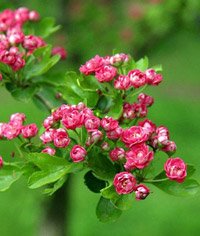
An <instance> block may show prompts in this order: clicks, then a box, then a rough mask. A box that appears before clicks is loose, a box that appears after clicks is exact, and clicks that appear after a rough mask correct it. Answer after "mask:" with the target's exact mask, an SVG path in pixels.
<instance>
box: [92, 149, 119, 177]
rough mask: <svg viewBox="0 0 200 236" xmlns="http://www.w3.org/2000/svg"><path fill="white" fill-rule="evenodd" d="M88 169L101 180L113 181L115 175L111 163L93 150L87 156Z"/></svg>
mask: <svg viewBox="0 0 200 236" xmlns="http://www.w3.org/2000/svg"><path fill="white" fill-rule="evenodd" d="M88 167H89V168H90V169H91V170H92V171H93V172H94V174H95V175H96V176H97V177H99V178H100V179H102V180H107V181H113V178H114V176H115V174H116V170H115V167H114V165H113V163H112V162H111V161H110V160H109V159H108V158H107V157H106V156H104V155H103V154H101V153H98V151H95V150H94V149H93V150H92V151H91V152H90V153H89V154H88Z"/></svg>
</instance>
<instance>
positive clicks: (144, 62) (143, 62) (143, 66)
mask: <svg viewBox="0 0 200 236" xmlns="http://www.w3.org/2000/svg"><path fill="white" fill-rule="evenodd" d="M148 66H149V60H148V58H147V57H144V58H142V59H140V60H139V61H137V62H136V68H137V69H139V70H141V71H145V70H147V69H148Z"/></svg>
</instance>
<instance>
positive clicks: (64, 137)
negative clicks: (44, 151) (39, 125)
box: [53, 128, 70, 148]
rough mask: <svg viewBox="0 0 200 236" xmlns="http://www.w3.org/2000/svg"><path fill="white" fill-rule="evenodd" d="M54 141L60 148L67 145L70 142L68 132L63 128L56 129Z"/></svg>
mask: <svg viewBox="0 0 200 236" xmlns="http://www.w3.org/2000/svg"><path fill="white" fill-rule="evenodd" d="M53 143H54V145H55V146H56V147H58V148H65V147H67V146H68V145H69V143H70V139H69V137H68V134H67V132H66V131H65V130H64V129H62V128H59V129H57V130H55V133H54V135H53Z"/></svg>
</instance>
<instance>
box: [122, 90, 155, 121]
mask: <svg viewBox="0 0 200 236" xmlns="http://www.w3.org/2000/svg"><path fill="white" fill-rule="evenodd" d="M137 100H138V102H135V103H133V104H130V103H128V102H126V103H124V105H123V115H122V116H123V118H124V119H130V120H132V119H134V118H144V117H146V116H147V113H148V109H147V108H148V107H150V106H152V105H153V103H154V99H153V97H151V96H149V95H146V94H144V93H140V94H139V95H138V98H137Z"/></svg>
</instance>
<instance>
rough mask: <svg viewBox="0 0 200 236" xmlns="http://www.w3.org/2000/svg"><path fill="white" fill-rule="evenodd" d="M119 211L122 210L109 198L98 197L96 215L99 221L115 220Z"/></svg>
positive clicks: (119, 213) (118, 215)
mask: <svg viewBox="0 0 200 236" xmlns="http://www.w3.org/2000/svg"><path fill="white" fill-rule="evenodd" d="M121 213H122V211H121V210H120V209H118V208H116V207H115V205H114V204H113V203H112V202H111V201H110V200H109V199H106V198H103V197H101V198H100V200H99V202H98V205H97V208H96V215H97V217H98V219H99V220H100V221H101V222H104V223H106V222H113V221H116V220H117V219H118V218H119V217H120V215H121Z"/></svg>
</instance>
